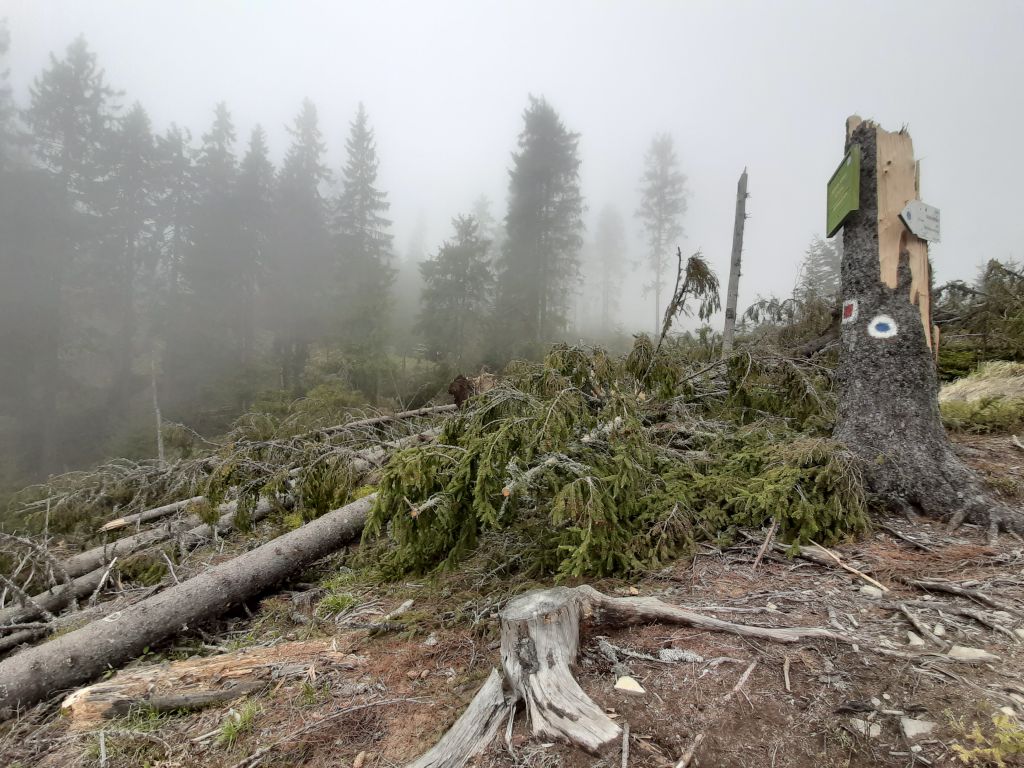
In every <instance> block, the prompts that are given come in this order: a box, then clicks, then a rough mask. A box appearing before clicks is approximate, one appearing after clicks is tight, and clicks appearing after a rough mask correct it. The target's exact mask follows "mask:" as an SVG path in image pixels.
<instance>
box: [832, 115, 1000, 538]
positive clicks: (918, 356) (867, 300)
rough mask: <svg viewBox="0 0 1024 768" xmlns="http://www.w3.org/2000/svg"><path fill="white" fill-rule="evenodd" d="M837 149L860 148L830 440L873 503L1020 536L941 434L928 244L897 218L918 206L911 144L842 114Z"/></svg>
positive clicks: (846, 236) (846, 240) (846, 238)
mask: <svg viewBox="0 0 1024 768" xmlns="http://www.w3.org/2000/svg"><path fill="white" fill-rule="evenodd" d="M847 126H848V127H847V142H846V144H847V149H849V148H850V147H851V146H852V145H854V144H859V145H860V148H861V172H860V208H859V210H856V211H854V212H853V213H852V214H850V216H849V217H848V219H847V220H846V222H845V225H844V228H843V260H842V298H843V302H844V308H845V307H847V306H849V307H850V309H851V310H852V308H853V307H852V305H851V304H849V303H850V302H853V301H855V302H856V310H855V312H853V311H850V314H851V315H853V316H852V317H846V315H844V319H843V322H842V325H841V339H842V344H841V347H840V355H839V368H838V371H837V376H836V379H837V389H838V395H839V409H838V416H837V422H836V428H835V437H836V438H837V439H838V440H839V441H840V442H842V443H844V444H845V445H846V446H847V447H848V448H849V449H850V450H851V451H852V452H853V453H854V454H855V455H857V456H859V457H860V458H861V459H862V464H863V468H864V474H865V480H866V482H867V485H868V488H869V489H870V490H871V491H872V492H873V493H874V494H875V495H876V496H877V497H878V498H879V499H880V500H882V501H883V502H884V503H886V504H889V505H891V506H893V507H896V508H897V509H907V508H908V507H910V508H914V509H916V510H919V511H920V512H922V513H924V514H925V515H928V516H930V517H937V518H950V519H951V525H953V526H954V527H955V526H956V525H959V524H960V523H961V522H963V521H964V520H967V521H970V522H972V523H976V524H979V525H987V526H989V527H990V531H991V532H992V534H993V535H994V534H995V532H996V531H997V530H998V528H999V527H1004V528H1014V529H1020V516H1019V513H1016V512H1013V511H1011V510H1009V509H1007V508H1006V507H1004V506H1003V505H1001V504H998V503H997V502H995V501H994V500H993V499H992V498H991V496H990V495H989V494H988V492H987V491H986V489H985V488H984V487H983V485H982V483H981V481H980V479H979V478H978V477H977V476H976V475H975V473H974V472H973V471H971V470H970V469H969V468H968V467H967V466H966V465H964V464H963V462H961V461H960V459H959V458H957V456H956V455H955V454H954V452H953V450H952V447H951V445H950V443H949V440H948V438H947V436H946V432H945V430H944V428H943V426H942V421H941V419H940V416H939V406H938V381H937V376H936V371H935V361H934V359H933V356H932V353H931V350H930V340H931V319H930V312H929V305H930V291H931V285H930V283H931V280H930V275H929V266H928V259H927V244H926V243H925V242H924V241H923V240H920V239H918V238H917V237H915V236H914V235H912V234H911V233H910V232H909V231H908V230H907V229H906V228H905V227H904V225H903V224H902V222H901V221H900V220H899V218H898V212H899V211H900V210H901V209H902V208H903V206H904V205H905V204H906V203H907V202H908V201H909V200H910V199H916V198H917V197H918V189H917V168H916V166H915V164H914V160H913V147H912V145H911V142H910V136H909V135H907V134H906V132H905V131H900V132H899V133H889V132H888V131H885V130H882V129H881V128H880V127H878V126H877V125H876V124H874V123H872V122H870V121H865V122H861V121H860V118H856V117H852V118H850V120H849V121H848V123H847Z"/></svg>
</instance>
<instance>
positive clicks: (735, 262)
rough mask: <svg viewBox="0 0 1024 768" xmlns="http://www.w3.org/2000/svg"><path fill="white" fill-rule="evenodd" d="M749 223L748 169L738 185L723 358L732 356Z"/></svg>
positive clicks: (723, 339)
mask: <svg viewBox="0 0 1024 768" xmlns="http://www.w3.org/2000/svg"><path fill="white" fill-rule="evenodd" d="M746 221H747V169H746V168H744V169H743V173H742V174H741V175H740V180H739V183H738V184H737V185H736V219H735V221H734V222H733V225H732V263H731V265H730V267H729V291H728V293H726V300H725V328H724V330H723V331H722V357H728V356H729V355H730V354H732V340H733V335H734V334H735V332H736V302H737V301H738V300H739V292H740V266H741V264H742V262H743V225H744V224H745V223H746Z"/></svg>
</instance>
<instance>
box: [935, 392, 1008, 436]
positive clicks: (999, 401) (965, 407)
mask: <svg viewBox="0 0 1024 768" xmlns="http://www.w3.org/2000/svg"><path fill="white" fill-rule="evenodd" d="M939 411H940V412H941V413H942V423H943V424H944V425H945V426H946V428H947V429H951V430H954V431H956V432H969V433H971V434H987V433H990V432H1017V431H1020V429H1021V428H1022V427H1024V398H1018V397H1003V396H1001V395H991V396H985V397H979V398H978V399H976V400H945V401H943V402H941V403H940V404H939Z"/></svg>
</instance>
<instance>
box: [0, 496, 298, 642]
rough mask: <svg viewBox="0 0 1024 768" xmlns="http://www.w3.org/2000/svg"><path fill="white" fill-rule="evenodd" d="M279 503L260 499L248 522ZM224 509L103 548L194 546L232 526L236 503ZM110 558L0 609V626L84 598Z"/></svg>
mask: <svg viewBox="0 0 1024 768" xmlns="http://www.w3.org/2000/svg"><path fill="white" fill-rule="evenodd" d="M279 504H283V505H285V506H289V505H290V504H291V499H290V497H283V498H280V499H277V500H276V501H271V500H269V499H260V501H259V503H258V504H257V505H256V508H255V509H254V510H253V511H252V513H251V517H250V519H251V520H252V522H254V523H258V522H259V521H260V520H262V519H263V518H265V517H266V516H267V515H269V514H270V513H271V512H272V511H273V510H274V509H276V508H277V506H278V505H279ZM224 508H226V509H227V510H228V511H226V512H225V513H224V514H223V515H221V516H220V518H219V519H218V520H217V524H216V526H213V527H211V526H210V524H209V523H204V522H202V521H200V520H199V518H198V517H189V518H187V519H186V520H181V521H178V522H177V523H174V524H171V525H168V526H163V527H161V528H158V529H154V530H150V531H143V532H142V533H139V534H136V535H135V536H129V537H128V538H126V539H119V540H118V541H116V542H114V544H111V545H110V547H109V549H107V550H106V553H107V554H108V555H110V556H111V558H112V557H123V556H124V555H126V554H131V553H134V552H138V551H140V550H142V549H145V548H146V547H149V546H152V545H154V544H159V543H160V542H163V541H167V540H168V539H171V538H178V540H179V541H180V542H181V546H183V547H186V548H191V547H195V546H197V545H199V544H202V543H204V542H206V541H208V540H209V539H211V538H213V528H216V531H217V534H218V535H223V534H226V533H228V532H229V531H231V530H232V529H233V528H234V527H235V510H236V509H237V503H236V502H232V503H230V504H226V505H224ZM196 522H198V523H199V524H198V525H195V526H193V527H191V528H189V527H187V526H189V525H192V524H193V523H196ZM122 542H123V543H124V544H125V546H116V545H120V544H122ZM83 554H88V553H83ZM111 558H104V559H100V560H97V561H96V562H98V565H97V567H96V568H94V569H93V570H91V571H89V572H87V573H84V574H82V575H81V576H78V577H77V578H75V579H72V580H71V582H70V584H62V585H61V586H60V587H57V588H56V589H50V590H47V591H46V592H41V593H39V594H37V595H33V596H32V602H31V603H28V604H26V605H18V606H13V607H11V608H4V609H3V610H0V626H3V625H4V624H17V623H20V622H23V621H30V620H32V619H34V618H37V617H39V616H41V615H43V612H42V611H41V610H40V608H43V609H45V610H47V611H49V612H50V613H57V612H58V611H61V610H63V609H64V608H66V607H67V606H69V605H71V602H72V600H77V599H80V598H83V597H88V596H89V595H91V594H92V593H93V592H95V591H96V589H97V588H98V587H99V586H100V582H102V581H103V577H104V575H105V574H106V572H107V564H108V563H109V562H110V559H111Z"/></svg>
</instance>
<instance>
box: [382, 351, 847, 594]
mask: <svg viewBox="0 0 1024 768" xmlns="http://www.w3.org/2000/svg"><path fill="white" fill-rule="evenodd" d="M692 368H693V366H692V364H690V363H688V362H687V361H685V360H684V359H681V358H680V357H679V356H678V354H677V353H676V350H675V348H674V346H673V345H671V344H668V345H665V347H663V348H662V349H658V348H655V347H654V346H653V345H652V344H651V342H650V340H649V339H647V338H646V337H640V338H638V339H637V342H636V344H635V346H634V350H633V352H632V353H631V354H630V355H629V356H628V357H627V358H625V359H614V358H611V357H609V356H608V355H607V354H605V353H604V352H602V351H600V350H595V351H586V350H582V349H579V348H572V347H565V346H556V347H555V348H553V349H552V350H551V352H550V353H549V355H548V356H547V358H546V359H545V361H544V362H543V363H542V364H540V365H531V364H527V363H517V364H515V365H514V366H512V367H511V369H510V370H509V371H508V372H507V373H508V375H507V376H506V378H505V380H504V381H503V382H502V384H501V386H499V387H497V388H495V389H493V390H491V391H489V392H487V393H485V394H483V395H481V396H479V397H477V398H475V399H474V400H473V401H471V405H470V407H469V408H467V409H466V410H464V411H462V412H461V413H460V414H459V415H458V416H457V417H455V418H453V419H451V420H450V421H449V422H448V423H447V425H446V426H445V428H444V430H443V431H442V433H441V435H440V438H439V440H438V442H437V443H436V444H434V445H430V446H424V447H416V448H410V449H408V450H405V451H402V452H400V453H399V454H397V455H396V456H394V457H393V459H392V461H391V462H390V463H389V465H388V466H387V467H386V468H385V470H384V472H383V476H382V479H381V483H380V487H379V495H378V500H377V504H376V506H375V508H374V510H373V512H372V513H371V517H370V520H369V523H368V525H367V529H366V531H365V533H364V540H365V539H369V538H372V537H375V536H380V535H382V534H383V533H384V531H386V530H390V534H391V537H392V539H393V542H394V546H393V548H392V549H391V550H390V554H388V555H387V557H386V562H385V567H386V570H388V571H390V572H392V573H395V574H397V573H405V572H425V571H429V570H431V569H433V568H435V567H437V566H448V567H451V566H454V565H455V564H457V563H458V562H460V561H461V560H462V559H463V558H465V557H466V556H467V555H469V554H470V553H471V552H472V551H473V550H474V548H475V547H476V546H477V543H478V542H479V541H480V540H481V537H482V536H484V535H485V534H488V533H489V532H500V531H512V532H515V533H516V534H517V536H518V538H519V540H520V541H522V542H523V543H524V546H526V547H528V551H526V552H524V553H522V560H521V563H520V566H519V567H520V570H521V571H522V572H524V573H525V574H527V575H529V576H539V575H542V574H556V575H558V576H560V577H562V578H572V577H579V576H584V575H610V574H623V573H629V572H635V571H639V570H644V569H651V568H657V567H659V566H661V565H663V564H665V563H666V562H668V561H670V560H672V559H674V558H676V557H679V556H680V555H682V554H684V553H686V552H688V551H690V550H691V549H692V548H693V546H694V544H695V542H697V541H699V540H706V539H716V538H721V537H728V536H730V535H731V533H732V531H733V530H735V529H736V528H737V527H738V526H757V525H761V524H763V523H765V522H766V521H767V520H768V519H769V518H771V517H774V518H776V519H777V520H779V522H780V533H781V535H782V536H783V537H784V539H786V540H789V541H794V542H806V541H810V540H811V539H814V540H817V541H824V542H834V541H836V540H837V539H839V538H841V537H843V536H845V535H847V534H850V533H854V532H856V531H860V530H863V529H864V528H865V527H866V525H867V513H866V507H867V502H866V499H865V496H864V492H863V489H862V484H861V479H860V473H859V471H858V469H857V467H856V465H855V463H854V461H853V459H852V457H850V456H849V455H848V454H847V453H845V452H844V451H843V450H842V449H841V448H840V447H839V446H837V445H836V444H834V443H832V442H831V441H830V440H828V439H826V438H824V437H823V436H822V435H823V434H824V432H823V431H822V428H823V427H827V425H828V423H829V421H830V418H831V408H830V406H831V398H830V396H829V394H828V392H827V388H828V386H829V378H828V376H827V375H824V374H823V373H822V372H821V371H818V370H817V369H815V368H813V367H810V366H808V365H806V364H804V363H797V362H796V361H790V360H787V359H781V358H767V357H766V358H755V357H751V356H749V355H742V356H738V357H737V358H733V359H732V360H731V361H729V362H727V363H724V364H721V365H718V364H715V365H711V366H706V367H705V368H703V369H701V370H700V371H699V372H698V374H696V375H695V374H694V373H693V371H692ZM652 390H653V391H652ZM769 409H770V415H769Z"/></svg>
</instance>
